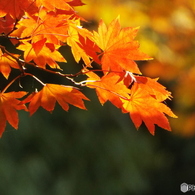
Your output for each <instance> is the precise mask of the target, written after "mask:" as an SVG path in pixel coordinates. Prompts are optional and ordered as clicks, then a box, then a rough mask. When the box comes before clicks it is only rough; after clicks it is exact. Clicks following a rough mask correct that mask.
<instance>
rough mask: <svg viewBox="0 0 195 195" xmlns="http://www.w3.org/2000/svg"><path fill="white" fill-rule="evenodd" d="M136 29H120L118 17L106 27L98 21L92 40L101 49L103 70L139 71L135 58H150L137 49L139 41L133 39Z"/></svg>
mask: <svg viewBox="0 0 195 195" xmlns="http://www.w3.org/2000/svg"><path fill="white" fill-rule="evenodd" d="M137 31H138V28H131V27H127V28H122V29H121V26H120V22H119V18H117V19H115V20H113V21H112V22H111V23H110V25H109V26H108V27H107V26H106V25H105V23H104V22H103V21H102V20H101V21H100V24H99V28H98V32H94V41H95V43H96V44H97V45H98V46H99V47H100V48H101V49H102V50H103V53H102V58H101V63H102V69H103V70H106V71H109V70H112V71H122V70H127V71H130V72H132V73H138V74H140V73H141V72H140V70H139V68H138V66H137V64H136V63H135V60H149V59H152V58H150V57H149V56H148V55H146V54H144V53H143V52H141V51H139V50H138V48H139V43H138V42H137V41H134V38H135V36H136V34H137Z"/></svg>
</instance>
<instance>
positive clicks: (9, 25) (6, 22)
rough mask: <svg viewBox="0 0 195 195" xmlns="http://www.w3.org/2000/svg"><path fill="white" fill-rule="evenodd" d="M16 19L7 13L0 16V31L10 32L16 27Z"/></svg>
mask: <svg viewBox="0 0 195 195" xmlns="http://www.w3.org/2000/svg"><path fill="white" fill-rule="evenodd" d="M14 23H15V20H14V19H13V18H11V16H9V15H6V16H5V17H2V18H0V33H4V34H8V33H9V32H10V31H11V30H12V29H13V28H14Z"/></svg>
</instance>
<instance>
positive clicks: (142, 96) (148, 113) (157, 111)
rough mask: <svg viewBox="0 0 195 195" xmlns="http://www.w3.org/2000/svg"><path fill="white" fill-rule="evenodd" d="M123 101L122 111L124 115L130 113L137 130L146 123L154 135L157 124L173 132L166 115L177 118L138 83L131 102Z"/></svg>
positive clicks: (133, 90)
mask: <svg viewBox="0 0 195 195" xmlns="http://www.w3.org/2000/svg"><path fill="white" fill-rule="evenodd" d="M160 99H161V98H160ZM121 101H122V102H123V108H122V111H123V112H124V113H127V112H129V115H130V117H131V119H132V121H133V123H134V124H135V126H136V128H137V129H138V128H139V127H140V125H141V124H142V122H144V123H145V125H146V127H147V128H148V130H149V132H150V133H151V134H152V135H154V132H155V124H156V125H158V126H159V127H161V128H163V129H166V130H168V131H170V130H171V128H170V125H169V121H168V119H167V118H166V116H165V114H167V115H168V116H171V117H174V118H177V116H176V115H175V114H174V113H173V112H172V111H171V110H170V108H169V107H167V106H166V105H165V104H164V103H162V102H161V101H159V100H158V99H156V98H155V97H153V96H152V95H151V94H150V93H149V92H148V91H147V90H146V89H144V88H143V87H142V86H140V85H139V84H138V83H137V82H135V83H134V84H133V86H132V88H131V98H130V99H129V100H124V99H121Z"/></svg>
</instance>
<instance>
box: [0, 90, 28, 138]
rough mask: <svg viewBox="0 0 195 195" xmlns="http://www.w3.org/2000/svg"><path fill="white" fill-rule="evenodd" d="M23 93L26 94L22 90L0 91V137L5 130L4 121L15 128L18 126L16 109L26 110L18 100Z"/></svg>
mask: <svg viewBox="0 0 195 195" xmlns="http://www.w3.org/2000/svg"><path fill="white" fill-rule="evenodd" d="M24 95H26V92H24V91H19V92H9V93H0V137H1V136H2V134H3V132H4V130H5V126H6V121H8V122H9V124H10V125H11V126H12V127H14V128H15V129H17V128H18V121H19V119H18V113H17V111H16V110H25V111H27V108H26V106H25V105H24V104H21V101H20V100H18V98H22V97H23V96H24Z"/></svg>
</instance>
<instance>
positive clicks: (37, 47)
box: [32, 38, 47, 55]
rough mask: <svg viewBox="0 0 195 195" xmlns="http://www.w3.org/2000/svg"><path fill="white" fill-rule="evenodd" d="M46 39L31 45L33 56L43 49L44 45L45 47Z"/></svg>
mask: <svg viewBox="0 0 195 195" xmlns="http://www.w3.org/2000/svg"><path fill="white" fill-rule="evenodd" d="M46 40H47V39H46V38H44V39H42V40H40V41H37V42H36V43H33V44H32V47H33V49H34V51H35V54H36V55H38V54H39V52H40V51H41V50H42V49H43V47H44V45H45V42H46Z"/></svg>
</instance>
